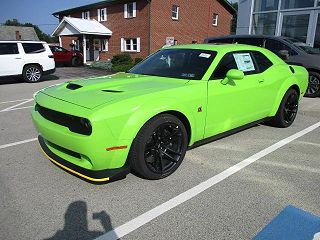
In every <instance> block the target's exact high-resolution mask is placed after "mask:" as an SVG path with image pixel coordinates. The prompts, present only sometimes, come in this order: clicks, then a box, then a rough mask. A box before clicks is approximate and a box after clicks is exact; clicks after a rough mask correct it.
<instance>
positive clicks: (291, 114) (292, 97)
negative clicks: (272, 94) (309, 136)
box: [267, 88, 299, 128]
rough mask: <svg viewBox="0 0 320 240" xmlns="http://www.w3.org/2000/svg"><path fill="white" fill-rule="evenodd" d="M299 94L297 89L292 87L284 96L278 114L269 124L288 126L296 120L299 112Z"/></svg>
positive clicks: (281, 126)
mask: <svg viewBox="0 0 320 240" xmlns="http://www.w3.org/2000/svg"><path fill="white" fill-rule="evenodd" d="M298 103H299V95H298V93H297V91H296V90H295V89H292V88H290V89H289V90H288V91H287V92H286V94H285V95H284V96H283V98H282V101H281V103H280V106H279V108H278V111H277V113H276V115H275V116H274V117H273V118H272V119H271V120H270V121H268V122H267V124H269V125H272V126H275V127H280V128H286V127H289V126H290V125H291V124H292V123H293V122H294V120H295V118H296V116H297V113H298Z"/></svg>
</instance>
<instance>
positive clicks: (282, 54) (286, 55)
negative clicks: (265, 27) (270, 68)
mask: <svg viewBox="0 0 320 240" xmlns="http://www.w3.org/2000/svg"><path fill="white" fill-rule="evenodd" d="M289 56H290V55H289V51H288V50H280V51H279V57H280V58H281V59H282V60H284V61H287V60H288V58H289Z"/></svg>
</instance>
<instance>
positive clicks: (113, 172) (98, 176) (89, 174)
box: [38, 135, 130, 183]
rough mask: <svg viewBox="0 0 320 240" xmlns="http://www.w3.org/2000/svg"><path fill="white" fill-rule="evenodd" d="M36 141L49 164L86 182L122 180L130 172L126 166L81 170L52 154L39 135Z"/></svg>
mask: <svg viewBox="0 0 320 240" xmlns="http://www.w3.org/2000/svg"><path fill="white" fill-rule="evenodd" d="M38 140H39V144H40V146H41V149H42V151H43V153H44V154H45V155H46V156H47V158H48V159H49V160H50V161H51V162H53V163H54V164H56V165H58V166H59V167H61V168H63V169H64V170H66V171H68V172H70V173H72V174H74V175H76V176H79V177H81V178H82V179H85V180H88V181H90V182H100V183H101V182H107V181H113V180H117V179H121V178H123V177H124V176H126V175H127V174H128V173H129V172H130V168H129V166H128V165H124V166H123V167H121V168H117V169H105V170H96V171H94V170H90V169H86V168H82V167H80V166H78V165H75V164H73V163H71V162H69V161H67V160H65V159H63V158H61V157H59V156H58V155H56V154H55V153H53V152H52V151H51V150H50V148H49V147H48V146H47V143H46V140H45V139H44V138H43V137H42V136H40V135H39V137H38Z"/></svg>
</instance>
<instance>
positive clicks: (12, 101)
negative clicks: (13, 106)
mask: <svg viewBox="0 0 320 240" xmlns="http://www.w3.org/2000/svg"><path fill="white" fill-rule="evenodd" d="M29 99H30V98H26V99H18V100H11V101H6V102H0V104H4V103H14V102H22V101H26V100H29Z"/></svg>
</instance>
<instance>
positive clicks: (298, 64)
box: [286, 62, 304, 67]
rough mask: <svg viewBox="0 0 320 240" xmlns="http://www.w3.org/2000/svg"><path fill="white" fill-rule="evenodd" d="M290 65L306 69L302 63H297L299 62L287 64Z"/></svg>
mask: <svg viewBox="0 0 320 240" xmlns="http://www.w3.org/2000/svg"><path fill="white" fill-rule="evenodd" d="M286 63H287V64H288V65H296V66H301V67H304V66H303V64H302V63H297V62H286Z"/></svg>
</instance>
